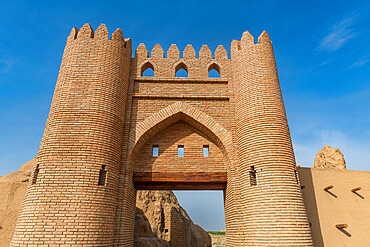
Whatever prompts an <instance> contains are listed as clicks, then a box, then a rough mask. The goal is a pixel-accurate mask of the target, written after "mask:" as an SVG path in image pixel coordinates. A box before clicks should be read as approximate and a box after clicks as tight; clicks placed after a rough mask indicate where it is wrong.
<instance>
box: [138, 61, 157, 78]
mask: <svg viewBox="0 0 370 247" xmlns="http://www.w3.org/2000/svg"><path fill="white" fill-rule="evenodd" d="M141 76H144V77H154V67H153V65H152V64H151V63H149V62H147V63H145V64H144V65H143V66H142V67H141Z"/></svg>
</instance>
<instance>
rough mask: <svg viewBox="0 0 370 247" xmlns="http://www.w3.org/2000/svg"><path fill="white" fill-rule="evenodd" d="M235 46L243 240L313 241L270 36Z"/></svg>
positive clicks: (248, 37)
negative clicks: (256, 41)
mask: <svg viewBox="0 0 370 247" xmlns="http://www.w3.org/2000/svg"><path fill="white" fill-rule="evenodd" d="M233 46H234V47H232V58H231V59H232V61H233V69H234V85H235V102H236V104H235V105H236V106H235V110H236V115H235V120H236V128H237V142H238V143H237V144H238V157H239V168H240V181H241V182H240V184H241V200H242V202H243V205H242V207H241V211H242V214H243V215H242V220H241V222H242V224H241V227H244V234H245V236H244V244H243V246H312V239H311V234H310V229H309V224H308V220H307V215H306V212H305V208H304V203H303V198H302V193H301V190H300V185H299V181H298V177H297V175H296V173H295V170H296V165H295V158H294V153H293V148H292V144H291V138H290V133H289V128H288V123H287V119H286V115H285V108H284V104H283V100H282V96H281V91H280V85H279V80H278V75H277V70H276V65H275V58H274V53H273V50H272V44H271V41H270V38H269V36H268V34H267V33H266V32H263V33H262V34H261V35H260V37H259V38H258V44H255V43H254V39H253V37H252V36H251V35H250V34H249V33H248V32H245V33H244V34H243V37H242V39H241V41H240V42H239V41H234V42H233Z"/></svg>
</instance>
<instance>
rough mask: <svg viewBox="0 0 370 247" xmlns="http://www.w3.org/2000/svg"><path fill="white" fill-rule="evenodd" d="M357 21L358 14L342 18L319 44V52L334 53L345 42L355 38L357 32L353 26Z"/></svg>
mask: <svg viewBox="0 0 370 247" xmlns="http://www.w3.org/2000/svg"><path fill="white" fill-rule="evenodd" d="M357 21H358V14H356V13H353V14H352V15H350V16H347V17H345V18H343V19H342V20H341V21H340V22H339V23H336V24H334V25H333V26H332V27H331V28H330V30H329V33H328V34H326V35H325V37H324V38H323V39H322V40H321V41H320V43H319V47H318V48H319V50H326V51H329V52H332V51H336V50H338V49H339V48H340V47H342V46H343V45H344V44H345V43H346V42H347V41H349V40H351V39H353V38H355V37H356V36H357V32H356V31H355V29H354V28H353V25H354V24H355V23H356V22H357Z"/></svg>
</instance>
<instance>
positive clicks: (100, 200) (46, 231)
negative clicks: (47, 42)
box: [11, 24, 131, 247]
mask: <svg viewBox="0 0 370 247" xmlns="http://www.w3.org/2000/svg"><path fill="white" fill-rule="evenodd" d="M108 35H109V33H108V31H107V29H106V27H105V25H100V27H99V28H98V29H97V30H96V32H95V34H94V31H93V30H92V29H91V27H90V25H89V24H85V25H84V26H83V27H82V28H81V30H80V31H78V30H77V29H76V28H73V29H72V32H71V34H70V35H69V37H68V39H67V44H66V47H65V51H64V55H63V60H62V64H61V68H60V72H59V77H58V80H57V84H56V88H55V92H54V97H53V102H52V105H51V109H50V113H49V117H48V120H47V123H46V127H45V132H44V135H43V138H42V142H41V145H40V149H39V152H38V155H37V162H38V163H37V164H38V165H37V167H36V168H35V172H34V173H33V177H32V179H31V181H30V184H29V187H28V190H27V194H26V198H25V202H24V204H23V208H22V211H21V214H20V216H19V219H18V222H17V226H16V230H15V233H14V236H13V239H12V242H11V246H99V247H101V246H112V245H113V238H114V222H115V210H116V203H117V188H118V177H119V169H120V158H121V145H122V143H121V142H122V134H123V120H124V108H125V102H126V94H127V85H128V76H129V69H130V59H131V41H130V40H129V39H128V40H125V39H124V38H123V35H122V31H121V30H120V29H118V30H117V31H115V32H114V33H113V34H112V37H111V39H110V40H108Z"/></svg>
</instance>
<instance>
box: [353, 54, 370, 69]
mask: <svg viewBox="0 0 370 247" xmlns="http://www.w3.org/2000/svg"><path fill="white" fill-rule="evenodd" d="M368 62H370V57H369V56H367V57H363V58H361V59H360V60H358V61H356V62H354V63H353V64H351V65H350V66H348V69H354V68H359V67H361V66H362V65H365V64H367V63H368Z"/></svg>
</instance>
